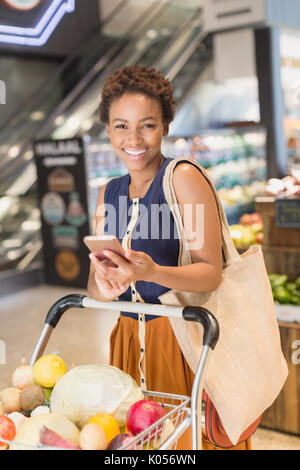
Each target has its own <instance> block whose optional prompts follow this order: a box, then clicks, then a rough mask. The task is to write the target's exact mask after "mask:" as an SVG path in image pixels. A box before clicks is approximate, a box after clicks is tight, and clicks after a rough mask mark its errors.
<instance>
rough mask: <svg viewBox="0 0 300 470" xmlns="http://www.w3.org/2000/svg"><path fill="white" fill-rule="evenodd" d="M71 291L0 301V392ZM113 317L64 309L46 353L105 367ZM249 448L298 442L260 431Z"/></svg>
mask: <svg viewBox="0 0 300 470" xmlns="http://www.w3.org/2000/svg"><path fill="white" fill-rule="evenodd" d="M74 291H75V292H77V293H80V291H78V290H76V289H71V290H70V289H65V288H59V287H49V286H39V287H35V288H31V289H27V290H24V291H21V292H17V293H15V294H14V295H12V296H7V297H2V298H1V301H0V390H1V389H2V388H4V387H7V386H10V384H11V373H12V371H13V370H14V369H15V367H17V366H18V365H19V364H20V362H21V360H22V358H23V357H26V358H27V360H28V361H29V359H30V357H31V354H32V352H33V349H34V346H35V344H36V342H37V340H38V338H39V335H40V333H41V331H42V328H43V324H44V320H45V317H46V314H47V312H48V310H49V308H50V307H51V306H52V305H53V304H54V303H55V302H56V301H57V300H58V299H59V298H61V297H63V296H64V295H67V294H69V293H73V292H74ZM117 317H118V313H117V312H110V311H103V310H102V311H100V310H95V309H84V310H82V309H72V310H69V311H68V312H66V313H65V314H64V315H63V317H62V318H61V320H60V322H59V324H58V325H57V327H56V329H55V330H54V331H53V334H52V336H51V338H50V341H49V343H48V345H47V347H46V350H45V352H52V351H57V350H58V351H59V352H60V354H61V356H62V357H63V358H64V360H65V362H66V365H67V368H69V367H70V366H71V365H72V363H74V362H75V364H86V363H92V362H98V363H106V362H108V347H109V343H108V341H109V335H110V332H111V330H112V328H113V327H114V324H115V322H116V319H117ZM4 349H5V351H4ZM4 352H5V353H6V354H5V358H4V354H3V353H4ZM4 359H5V361H4ZM4 362H5V363H4ZM252 446H253V449H255V450H269V449H276V450H297V449H300V437H297V436H291V435H288V434H282V433H278V432H274V431H269V430H266V429H261V428H259V429H258V430H257V432H256V433H255V435H254V436H253V439H252Z"/></svg>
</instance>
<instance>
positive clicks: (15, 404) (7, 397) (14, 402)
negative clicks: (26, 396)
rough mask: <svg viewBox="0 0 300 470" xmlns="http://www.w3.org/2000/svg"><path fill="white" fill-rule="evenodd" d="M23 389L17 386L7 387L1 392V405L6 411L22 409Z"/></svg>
mask: <svg viewBox="0 0 300 470" xmlns="http://www.w3.org/2000/svg"><path fill="white" fill-rule="evenodd" d="M20 397H21V391H20V390H18V389H17V388H13V387H10V388H5V389H4V390H2V391H1V392H0V406H1V407H2V408H3V409H4V413H7V414H9V413H12V412H13V411H21V400H20Z"/></svg>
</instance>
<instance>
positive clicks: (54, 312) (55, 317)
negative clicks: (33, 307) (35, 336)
mask: <svg viewBox="0 0 300 470" xmlns="http://www.w3.org/2000/svg"><path fill="white" fill-rule="evenodd" d="M84 297H85V295H80V294H70V295H66V296H65V297H62V298H61V299H59V300H58V301H57V302H56V303H55V304H54V305H52V307H51V308H50V310H49V312H48V314H47V317H46V320H45V323H47V324H48V325H51V326H52V327H53V328H55V327H56V325H57V323H58V322H59V320H60V318H61V316H62V315H63V314H64V313H65V312H66V311H67V310H69V309H70V308H83V305H82V300H83V299H84Z"/></svg>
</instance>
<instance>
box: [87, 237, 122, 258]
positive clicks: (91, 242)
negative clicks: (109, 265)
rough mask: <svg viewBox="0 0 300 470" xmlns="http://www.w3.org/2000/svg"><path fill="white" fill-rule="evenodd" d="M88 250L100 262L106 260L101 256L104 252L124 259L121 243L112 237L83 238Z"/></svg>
mask: <svg viewBox="0 0 300 470" xmlns="http://www.w3.org/2000/svg"><path fill="white" fill-rule="evenodd" d="M83 241H84V243H85V244H86V246H87V247H88V249H89V250H90V251H91V252H92V253H93V254H94V255H95V256H96V257H97V258H98V259H100V260H101V261H102V260H104V259H107V257H106V256H105V255H104V254H103V251H104V250H110V251H113V252H114V253H116V254H117V255H120V256H123V257H125V251H124V248H123V247H122V245H121V243H120V242H119V240H118V239H117V237H115V236H114V235H102V236H92V235H89V236H87V237H84V238H83Z"/></svg>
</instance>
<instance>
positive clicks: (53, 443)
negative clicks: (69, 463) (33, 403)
mask: <svg viewBox="0 0 300 470" xmlns="http://www.w3.org/2000/svg"><path fill="white" fill-rule="evenodd" d="M40 444H42V445H44V446H50V447H60V448H61V449H70V450H80V447H79V446H78V445H76V444H74V443H73V442H71V441H68V439H65V438H64V437H62V436H60V435H59V434H58V433H57V432H55V431H52V429H49V428H47V426H42V427H41V429H40Z"/></svg>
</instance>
